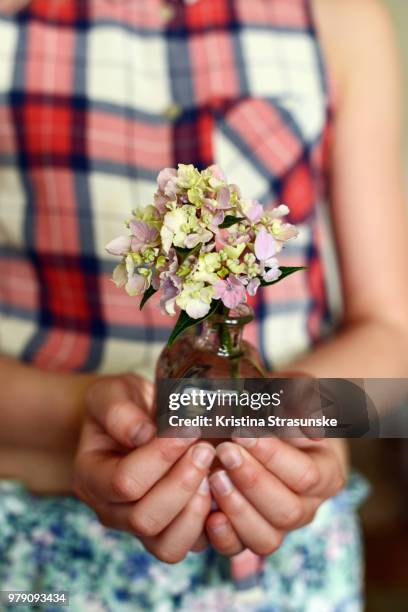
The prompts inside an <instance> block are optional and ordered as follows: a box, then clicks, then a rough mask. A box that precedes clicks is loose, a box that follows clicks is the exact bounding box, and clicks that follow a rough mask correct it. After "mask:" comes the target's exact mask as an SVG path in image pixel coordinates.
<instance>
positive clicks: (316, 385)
mask: <svg viewBox="0 0 408 612" xmlns="http://www.w3.org/2000/svg"><path fill="white" fill-rule="evenodd" d="M156 418H157V424H158V432H159V436H161V437H182V436H191V433H192V432H191V428H193V431H194V430H195V429H199V431H200V434H201V436H202V437H203V438H223V437H228V436H231V435H232V434H233V435H238V436H251V437H266V436H279V437H299V436H307V437H326V438H364V437H367V438H406V437H408V379H345V378H325V379H314V378H301V377H294V378H256V379H203V378H179V379H161V380H159V381H158V385H157V395H156Z"/></svg>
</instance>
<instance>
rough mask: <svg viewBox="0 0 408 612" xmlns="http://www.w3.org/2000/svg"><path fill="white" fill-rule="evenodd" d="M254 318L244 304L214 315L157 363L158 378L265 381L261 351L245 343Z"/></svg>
mask: <svg viewBox="0 0 408 612" xmlns="http://www.w3.org/2000/svg"><path fill="white" fill-rule="evenodd" d="M253 318H254V314H253V311H252V309H251V308H250V307H249V306H248V305H246V304H244V305H241V306H239V307H238V308H236V309H235V310H232V311H229V312H228V313H224V314H215V315H213V316H211V317H209V318H208V319H207V320H206V321H204V323H203V324H202V325H201V328H198V329H197V328H190V330H188V331H187V332H185V333H184V334H183V335H182V336H180V337H179V338H178V339H177V340H176V341H175V342H174V344H173V345H172V346H171V347H170V348H169V347H165V348H164V349H163V351H162V353H161V355H160V357H159V359H158V362H157V367H156V379H159V378H224V379H227V378H263V377H265V376H266V373H265V369H264V366H263V364H262V360H261V357H260V355H259V353H258V350H257V349H256V348H255V347H254V346H253V345H252V344H250V343H249V342H247V341H246V340H244V339H243V333H244V328H245V325H247V324H248V323H250V321H252V320H253Z"/></svg>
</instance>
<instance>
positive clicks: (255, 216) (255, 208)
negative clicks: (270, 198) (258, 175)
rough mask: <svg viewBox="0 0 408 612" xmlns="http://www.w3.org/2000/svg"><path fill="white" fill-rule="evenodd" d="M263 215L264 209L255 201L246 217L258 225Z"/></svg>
mask: <svg viewBox="0 0 408 612" xmlns="http://www.w3.org/2000/svg"><path fill="white" fill-rule="evenodd" d="M263 213H264V209H263V206H262V204H259V202H257V201H256V200H253V202H252V206H251V207H250V208H249V210H248V211H247V213H246V216H247V218H248V219H249V220H250V221H251V222H252V223H257V222H258V221H259V220H260V218H261V217H262V215H263Z"/></svg>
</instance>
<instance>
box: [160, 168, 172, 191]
mask: <svg viewBox="0 0 408 612" xmlns="http://www.w3.org/2000/svg"><path fill="white" fill-rule="evenodd" d="M175 176H177V170H176V169H175V168H164V169H163V170H161V172H159V174H158V176H157V185H158V187H159V189H160V190H161V191H164V190H165V188H166V185H167V183H168V182H169V181H170V180H171V179H172V178H174V177H175Z"/></svg>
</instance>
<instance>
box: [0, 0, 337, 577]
mask: <svg viewBox="0 0 408 612" xmlns="http://www.w3.org/2000/svg"><path fill="white" fill-rule="evenodd" d="M321 59H322V58H321V53H320V48H319V44H318V41H317V38H316V33H315V29H314V26H313V21H312V18H311V12H310V7H309V2H308V1H307V0H235V1H233V0H196V2H194V3H192V2H189V3H187V2H186V3H184V5H183V4H182V3H181V2H179V3H176V2H172V3H171V2H169V3H168V4H163V3H162V2H160V1H159V0H132V1H131V2H129V1H126V0H116V1H114V0H90V1H87V2H84V1H81V2H77V1H74V0H64V1H62V2H58V1H55V0H32V2H31V4H30V5H29V6H28V7H27V8H25V9H23V10H20V11H18V12H17V13H16V14H14V15H11V16H10V15H8V16H7V15H4V14H3V15H2V14H0V348H1V350H2V352H4V353H6V354H10V355H15V356H17V357H19V358H21V359H23V360H25V361H28V362H31V363H34V364H36V365H38V366H41V367H43V368H46V369H56V370H81V371H83V370H99V371H106V372H115V371H124V370H134V371H136V372H140V373H142V374H147V375H150V376H151V375H152V373H153V369H154V363H155V360H156V358H157V355H158V353H159V351H160V350H161V348H162V345H163V342H164V341H165V340H166V337H167V336H168V334H169V331H170V329H171V327H172V323H173V321H170V320H169V319H168V318H166V317H163V316H161V315H160V313H158V311H157V304H156V305H155V303H154V300H151V301H150V302H149V303H148V305H147V306H146V307H145V309H144V310H143V312H139V310H138V308H137V304H136V302H135V301H134V299H133V300H132V299H131V298H129V297H128V296H127V295H126V294H125V293H124V292H123V291H119V290H117V289H116V288H115V286H114V285H113V284H112V283H111V282H110V276H111V272H112V269H113V266H114V263H115V262H113V261H112V259H111V258H110V257H109V256H108V255H107V254H106V252H105V248H104V247H105V244H106V243H107V242H108V241H109V240H110V239H111V238H112V237H114V236H116V235H117V234H118V233H120V228H121V224H122V222H123V219H124V218H126V216H127V215H128V214H129V211H130V209H132V208H134V207H135V206H137V205H138V204H146V203H149V202H150V201H151V198H152V194H153V191H154V189H155V183H154V180H155V177H156V175H157V173H158V171H159V170H160V169H161V168H162V167H164V166H175V165H176V164H177V163H179V162H184V163H194V164H196V165H198V166H199V167H204V166H206V165H209V164H211V163H213V162H216V163H218V164H219V165H220V166H221V167H222V168H223V169H224V170H225V172H226V173H227V176H228V177H229V179H230V180H231V181H232V182H236V183H238V184H239V185H240V186H241V187H242V189H243V192H244V193H245V194H246V195H247V196H248V197H255V198H257V199H259V200H260V201H261V202H262V203H263V204H264V205H265V206H271V205H276V204H278V203H281V202H285V203H287V204H288V205H289V207H290V209H291V218H290V221H291V222H293V223H296V224H298V225H299V227H300V230H301V232H300V237H299V238H298V240H297V241H295V242H294V243H293V244H290V245H289V246H288V247H287V249H286V250H285V252H284V257H283V260H284V261H283V263H284V264H285V265H291V264H293V265H300V264H304V265H307V266H308V272H307V273H305V274H298V275H294V276H293V277H291V279H290V280H287V281H286V282H284V283H282V284H280V285H278V286H277V287H273V288H269V289H264V290H262V291H260V292H258V295H257V296H256V298H255V299H254V303H253V305H254V307H255V312H256V315H257V316H256V321H255V322H254V323H253V324H251V326H250V328H249V330H248V339H249V340H251V341H252V342H254V343H255V344H256V345H257V346H258V347H259V348H260V350H261V352H262V354H263V357H264V358H265V360H266V361H267V362H268V363H269V364H271V365H276V364H281V363H283V362H284V361H285V360H289V359H291V358H293V357H294V356H295V355H297V354H299V353H300V352H302V351H305V350H307V349H308V347H309V346H310V345H311V343H313V342H314V341H316V340H318V339H319V337H320V335H321V333H322V329H323V327H324V323H325V322H326V321H327V318H328V308H327V300H326V291H325V286H324V280H323V269H322V263H321V257H320V240H319V226H320V224H319V221H318V216H317V214H316V204H317V203H318V201H319V199H320V198H321V196H322V193H323V189H324V178H325V172H324V168H325V151H326V142H327V134H328V126H329V121H328V117H329V99H328V90H327V83H326V78H325V72H324V69H323V63H322V61H321ZM258 565H259V564H258V561H257V560H256V559H255V560H254V558H253V556H252V557H251V555H248V554H246V555H244V556H243V557H241V560H240V562H238V561H235V562H234V567H233V570H234V572H233V573H234V575H235V577H236V579H237V580H238V583H239V584H240V585H241V587H242V586H246V587H248V586H251V585H254V584H255V583H254V576H255V573H254V570H255V569H257V567H258Z"/></svg>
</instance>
